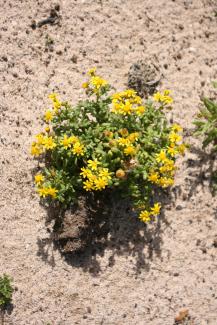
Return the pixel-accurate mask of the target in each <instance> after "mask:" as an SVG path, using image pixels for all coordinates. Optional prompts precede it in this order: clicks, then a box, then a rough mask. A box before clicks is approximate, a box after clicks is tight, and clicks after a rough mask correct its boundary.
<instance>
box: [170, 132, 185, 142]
mask: <svg viewBox="0 0 217 325" xmlns="http://www.w3.org/2000/svg"><path fill="white" fill-rule="evenodd" d="M169 139H170V141H171V142H172V143H177V142H180V141H181V140H182V137H181V136H180V135H179V134H177V133H175V132H171V133H170V134H169Z"/></svg>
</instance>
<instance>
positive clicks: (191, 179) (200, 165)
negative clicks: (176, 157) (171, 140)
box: [186, 146, 217, 200]
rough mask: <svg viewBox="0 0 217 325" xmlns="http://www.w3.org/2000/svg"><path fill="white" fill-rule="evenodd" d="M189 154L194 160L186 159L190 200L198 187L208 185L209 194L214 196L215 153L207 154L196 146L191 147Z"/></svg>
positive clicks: (188, 196) (188, 197)
mask: <svg viewBox="0 0 217 325" xmlns="http://www.w3.org/2000/svg"><path fill="white" fill-rule="evenodd" d="M191 153H192V154H194V155H195V156H196V159H188V160H187V161H186V168H187V170H188V178H187V184H186V186H187V187H188V195H187V199H188V200H190V199H191V198H192V196H194V195H195V194H197V192H198V187H201V186H202V187H205V186H207V184H208V187H209V190H210V192H211V193H212V194H213V195H214V194H215V192H216V170H217V169H216V167H217V166H216V163H215V162H216V152H213V151H211V152H208V151H205V150H204V149H200V148H198V147H196V146H191Z"/></svg>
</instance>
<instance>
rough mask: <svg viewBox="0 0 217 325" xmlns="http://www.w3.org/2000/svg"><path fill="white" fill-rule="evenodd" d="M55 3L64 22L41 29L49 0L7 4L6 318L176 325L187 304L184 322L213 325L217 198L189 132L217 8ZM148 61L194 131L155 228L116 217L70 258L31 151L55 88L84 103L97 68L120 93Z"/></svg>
mask: <svg viewBox="0 0 217 325" xmlns="http://www.w3.org/2000/svg"><path fill="white" fill-rule="evenodd" d="M59 4H60V14H61V20H60V25H53V26H52V25H45V26H42V27H40V28H36V29H35V30H34V29H32V28H31V26H30V25H31V23H32V20H35V21H36V22H38V21H40V20H41V19H43V18H46V17H47V16H49V10H50V8H51V7H52V6H53V5H54V2H53V1H43V0H40V1H39V0H26V1H25V0H1V1H0V12H1V15H0V26H1V27H0V30H1V31H0V44H1V51H0V69H1V77H0V92H1V102H0V181H1V187H0V239H1V240H0V274H1V273H3V272H6V273H8V274H9V275H11V276H12V277H13V278H14V285H15V287H16V291H15V292H14V296H13V306H12V307H11V308H10V309H9V310H8V313H7V315H6V317H5V324H13V325H47V324H50V325H74V324H82V325H83V324H84V325H85V324H91V325H95V324H96V325H98V324H104V325H122V324H128V325H134V324H136V325H146V324H147V325H170V324H173V323H174V317H175V315H176V313H177V312H178V311H179V310H180V308H183V307H187V308H188V309H189V312H190V315H191V319H192V322H190V321H189V323H188V324H192V325H193V324H194V325H205V324H210V325H216V324H217V293H216V292H217V291H216V290H217V262H216V250H217V248H216V246H217V245H216V244H215V243H216V242H215V240H216V239H217V228H216V222H217V219H216V218H217V214H216V211H217V210H216V209H217V202H216V198H214V197H212V195H211V192H210V184H209V183H210V168H211V167H210V159H209V157H208V156H207V155H204V154H203V151H202V150H201V146H200V142H199V141H198V140H192V138H191V137H190V136H189V134H190V131H189V130H190V129H192V124H191V122H192V119H193V117H194V115H195V114H196V112H197V110H198V105H199V102H200V96H201V95H202V94H203V93H204V94H208V93H209V89H210V81H211V80H214V79H217V56H216V50H217V46H216V37H217V35H216V33H217V18H216V17H215V9H216V7H217V4H216V2H215V1H208V0H204V1H202V0H192V1H191V0H185V1H184V0H174V1H171V0H167V1H166V0H158V1H157V0H155V1H153V0H146V1H142V0H131V1H130V0H125V1H124V0H116V1H115V0H108V1H106V0H101V1H97V0H86V1H84V0H83V1H82V0H78V1H76V0H62V1H60V2H59ZM52 42H53V44H51V43H52ZM147 57H152V58H154V59H155V60H156V62H158V64H159V65H160V67H161V71H162V73H163V76H164V77H163V80H162V85H161V88H162V89H165V88H169V89H172V91H173V94H174V98H175V105H174V111H173V116H174V118H175V120H176V121H177V122H180V123H181V124H182V125H183V126H184V127H185V128H186V130H187V131H186V135H187V136H186V140H187V141H188V142H190V143H192V151H191V152H189V153H188V154H187V156H186V157H185V158H184V159H183V160H180V161H179V166H180V170H179V171H178V173H177V177H176V186H175V187H174V188H173V189H172V190H171V198H170V199H169V200H168V204H167V205H165V211H164V213H163V216H162V219H161V222H160V223H159V225H158V226H156V227H151V226H150V227H148V228H145V226H143V225H142V226H141V224H139V222H137V221H135V220H132V218H130V216H128V215H127V214H126V215H124V213H123V214H121V213H119V217H118V218H115V219H114V227H113V228H112V233H111V235H110V237H109V238H108V239H107V240H106V242H105V245H103V246H102V247H95V250H93V249H90V250H87V252H86V253H85V255H81V256H79V257H77V258H74V259H71V260H70V259H68V260H65V259H64V258H63V257H62V256H61V255H60V253H59V251H58V250H54V249H53V247H52V244H50V243H49V240H48V239H49V233H48V231H47V228H46V226H45V218H46V211H45V210H44V209H43V208H42V207H41V206H40V205H39V199H38V196H37V195H36V194H35V191H34V188H33V182H32V170H33V168H34V167H35V166H36V162H35V161H33V160H32V158H31V157H30V155H29V145H30V143H31V141H32V139H33V135H34V134H36V132H38V131H40V129H41V125H40V123H41V122H40V117H41V114H42V112H44V109H45V108H46V107H48V105H49V101H48V99H47V95H48V94H49V93H50V92H52V91H56V92H59V93H60V95H61V98H62V99H68V100H70V101H71V102H76V101H77V100H78V99H79V98H81V96H82V91H81V89H80V85H81V83H82V82H83V81H84V75H83V74H84V73H85V72H86V71H87V69H88V68H90V67H93V66H97V67H98V70H99V72H100V74H101V75H102V76H104V78H106V79H107V80H109V81H110V82H111V83H113V84H114V85H116V86H117V88H118V89H122V88H123V87H124V86H125V84H126V81H127V72H128V70H129V67H130V65H131V64H132V63H134V62H135V61H136V60H138V59H141V58H143V59H145V58H147ZM75 61H77V62H75ZM207 158H208V159H207ZM112 226H113V225H112Z"/></svg>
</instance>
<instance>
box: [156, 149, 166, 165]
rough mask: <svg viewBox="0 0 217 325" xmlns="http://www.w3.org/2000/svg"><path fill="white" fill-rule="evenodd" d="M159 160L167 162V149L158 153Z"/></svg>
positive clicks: (157, 158)
mask: <svg viewBox="0 0 217 325" xmlns="http://www.w3.org/2000/svg"><path fill="white" fill-rule="evenodd" d="M156 160H157V162H159V163H160V162H165V161H166V160H167V156H166V152H165V150H163V149H162V150H161V151H160V153H158V154H157V155H156Z"/></svg>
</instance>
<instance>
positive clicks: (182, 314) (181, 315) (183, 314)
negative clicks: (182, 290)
mask: <svg viewBox="0 0 217 325" xmlns="http://www.w3.org/2000/svg"><path fill="white" fill-rule="evenodd" d="M188 315H189V311H188V309H186V308H183V309H181V310H180V311H179V314H178V315H177V316H176V317H175V321H176V322H178V323H181V322H182V321H183V320H184V319H185V318H186V317H187V316H188Z"/></svg>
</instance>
